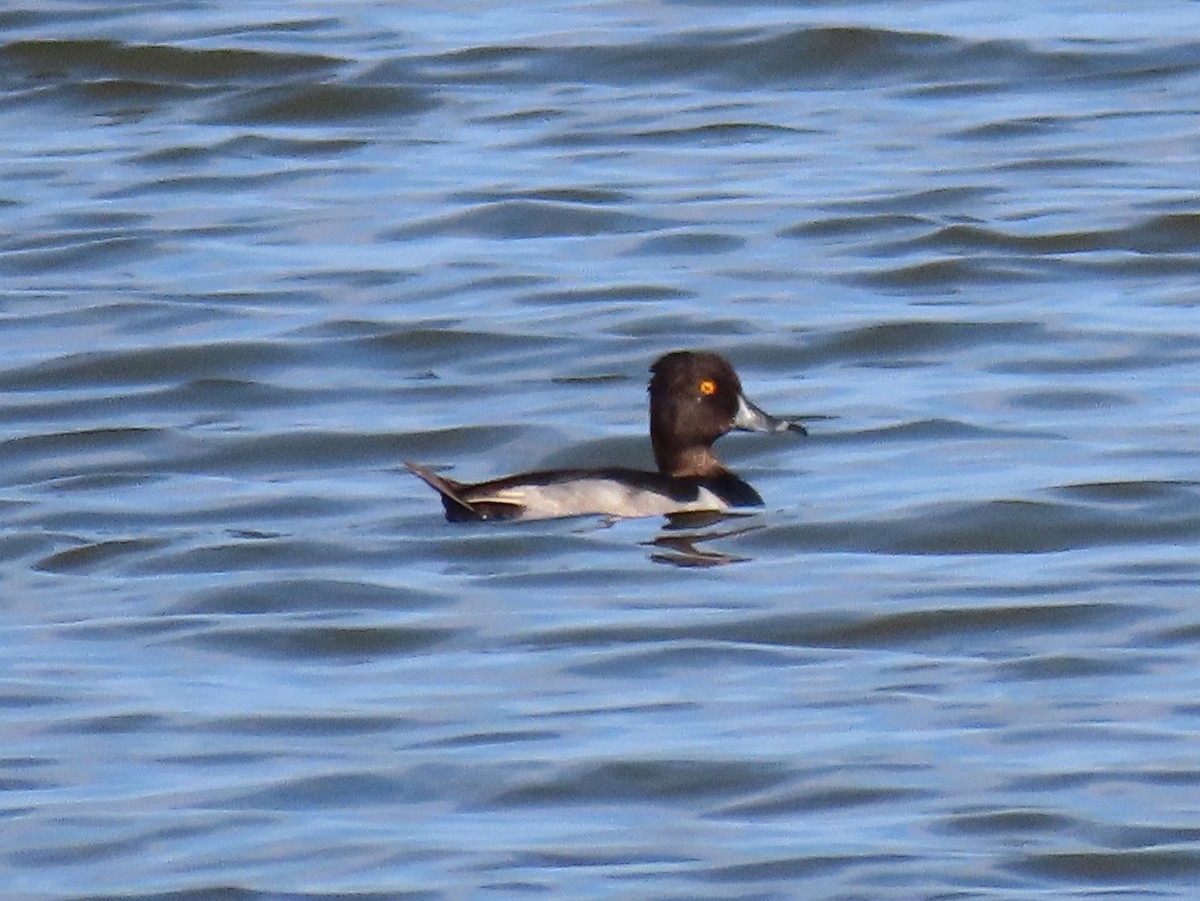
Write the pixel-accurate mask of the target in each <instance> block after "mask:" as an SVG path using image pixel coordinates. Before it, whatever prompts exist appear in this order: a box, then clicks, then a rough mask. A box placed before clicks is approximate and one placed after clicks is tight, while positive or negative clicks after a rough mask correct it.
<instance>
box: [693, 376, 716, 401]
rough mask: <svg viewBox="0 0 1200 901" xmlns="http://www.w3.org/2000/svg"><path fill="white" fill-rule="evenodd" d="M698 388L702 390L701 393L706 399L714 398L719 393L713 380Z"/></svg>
mask: <svg viewBox="0 0 1200 901" xmlns="http://www.w3.org/2000/svg"><path fill="white" fill-rule="evenodd" d="M696 387H697V388H699V389H700V393H701V394H703V395H704V396H705V397H712V396H713V395H714V394H716V393H717V383H716V382H714V381H713V380H712V379H705V380H704V381H702V382H701V383H700V384H699V385H697V386H696Z"/></svg>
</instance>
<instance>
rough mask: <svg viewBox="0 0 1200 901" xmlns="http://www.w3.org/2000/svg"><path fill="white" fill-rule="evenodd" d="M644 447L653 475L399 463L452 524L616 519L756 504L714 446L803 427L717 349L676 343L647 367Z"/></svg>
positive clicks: (614, 469)
mask: <svg viewBox="0 0 1200 901" xmlns="http://www.w3.org/2000/svg"><path fill="white" fill-rule="evenodd" d="M647 391H648V392H649V396H650V444H651V446H652V447H653V450H654V462H655V464H656V465H657V467H658V471H657V472H648V471H644V470H638V469H629V468H624V467H603V468H596V469H551V470H538V471H533V472H524V473H519V474H517V475H510V476H505V477H503V478H498V479H491V480H489V481H486V482H474V483H468V482H459V481H455V480H454V479H450V478H446V477H445V476H441V475H438V474H437V473H436V472H434V471H433V470H431V469H429V468H428V467H426V466H422V465H421V464H419V463H413V462H410V461H404V466H405V467H406V468H407V469H408V471H409V472H411V473H412V474H413V475H415V476H416V477H417V478H418V479H420V480H421V481H422V482H424V483H425V484H426V485H428V486H429V487H430V488H432V489H433V490H434V491H436V492H437V493H438V494H439V495H440V496H441V500H442V506H443V508H444V510H445V514H446V519H447V520H449V521H450V522H464V521H492V520H535V519H555V518H561V517H569V516H606V517H611V518H616V519H623V518H632V517H646V516H672V515H675V514H680V513H700V512H720V511H725V510H730V509H733V508H737V507H761V506H762V505H763V499H762V498H761V497H760V496H759V494H758V492H757V491H755V490H754V488H753V487H752V486H751V485H750V484H749V483H747V482H745V481H743V480H742V479H741V478H739V477H738V476H737V475H736V474H735V473H733V472H732V471H731V470H729V469H728V468H726V467H725V466H724V465H723V464H722V463H721V461H720V460H718V459H717V456H716V454H715V453H714V452H713V444H714V443H715V442H716V440H717V439H718V438H720V437H721V436H722V435H725V434H727V433H729V432H732V431H735V430H737V431H747V432H793V433H797V434H800V435H806V434H807V433H808V431H807V429H805V427H804V425H803V424H801V423H800V422H797V421H794V420H789V419H781V418H779V417H776V416H772V415H771V414H769V413H766V412H764V411H763V410H762V409H760V408H759V407H758V406H756V405H755V404H754V403H752V402H751V401H750V400H749V399H748V398H747V397H746V395H745V393H744V392H743V390H742V382H741V379H739V378H738V374H737V372H736V371H735V370H734V368H733V366H732V365H731V364H730V363H729V361H728V360H726V359H725V358H724V357H723V356H721V355H720V354H717V353H713V352H711V351H697V350H676V351H672V352H670V353H667V354H664V355H663V356H661V357H659V358H658V359H657V360H656V361H655V362H654V364H653V365H652V366H651V367H650V383H649V386H648V388H647Z"/></svg>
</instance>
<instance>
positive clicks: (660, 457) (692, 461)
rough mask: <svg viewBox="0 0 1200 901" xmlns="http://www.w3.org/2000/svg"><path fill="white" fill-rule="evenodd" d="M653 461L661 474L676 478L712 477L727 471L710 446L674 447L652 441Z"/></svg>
mask: <svg viewBox="0 0 1200 901" xmlns="http://www.w3.org/2000/svg"><path fill="white" fill-rule="evenodd" d="M654 462H655V463H656V464H657V465H658V471H659V472H661V473H662V474H663V475H668V476H674V477H676V478H712V477H713V476H719V475H721V474H722V473H725V472H727V470H726V469H725V467H724V466H722V465H721V461H720V460H718V459H717V458H716V455H715V454H713V452H712V448H708V447H689V448H685V449H682V450H680V449H676V448H671V447H668V446H665V445H663V444H662V443H660V442H658V441H655V442H654Z"/></svg>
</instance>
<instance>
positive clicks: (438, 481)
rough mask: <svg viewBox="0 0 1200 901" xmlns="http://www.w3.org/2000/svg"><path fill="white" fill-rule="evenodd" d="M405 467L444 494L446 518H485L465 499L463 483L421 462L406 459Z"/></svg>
mask: <svg viewBox="0 0 1200 901" xmlns="http://www.w3.org/2000/svg"><path fill="white" fill-rule="evenodd" d="M404 468H405V469H407V470H408V471H409V472H411V473H412V474H413V475H415V476H416V477H417V478H418V479H420V480H421V481H422V482H424V483H425V484H426V485H428V486H429V487H430V488H432V489H433V490H434V491H436V492H437V493H438V494H440V495H441V496H442V506H443V507H445V508H446V518H447V519H449V520H461V519H483V518H484V517H483V516H482V515H481V514H480V512H479V511H478V510H476V509H475V508H474V507H473V506H472V505H471V503H470V502H469V501H466V500H464V499H463V497H462V495H461V494H460V492H461V491H462V485H460V484H459V483H458V482H456V481H454V480H453V479H447V478H443V477H442V476H440V475H438V474H437V473H436V472H434V471H433V470H432V469H429V468H428V467H425V466H422V465H421V464H420V463H412V462H410V461H408V460H405V461H404Z"/></svg>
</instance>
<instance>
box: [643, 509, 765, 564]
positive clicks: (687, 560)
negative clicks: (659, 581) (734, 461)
mask: <svg viewBox="0 0 1200 901" xmlns="http://www.w3.org/2000/svg"><path fill="white" fill-rule="evenodd" d="M753 515H754V514H752V513H736V512H723V513H722V512H718V511H715V510H712V511H702V512H697V513H677V514H675V515H674V516H669V517H667V524H666V526H664V531H663V533H662V534H661V535H659V536H657V537H656V538H654V539H653V540H651V541H647V542H645V544H646V545H647V546H649V547H655V548H665V549H666V550H665V551H658V552H655V553H652V554H651V555H650V559H651V560H653V561H654V562H655V563H669V564H670V565H672V566H679V567H709V566H724V565H725V564H727V563H745V562H747V561H749V560H750V558H749V557H741V556H738V555H736V554H727V553H725V552H723V551H716V550H707V549H705V548H701V547H698V545H699V543H700V542H702V541H719V540H720V539H722V538H730V537H733V536H736V535H745V534H747V533H748V532H754V531H757V530H758V529H761V528H763V526H761V525H749V526H743V527H741V528H728V529H709V527H710V526H713V525H715V524H717V523H720V522H724V521H726V520H730V519H745V518H748V517H750V516H753Z"/></svg>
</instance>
